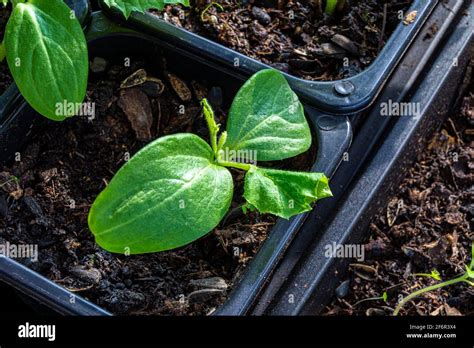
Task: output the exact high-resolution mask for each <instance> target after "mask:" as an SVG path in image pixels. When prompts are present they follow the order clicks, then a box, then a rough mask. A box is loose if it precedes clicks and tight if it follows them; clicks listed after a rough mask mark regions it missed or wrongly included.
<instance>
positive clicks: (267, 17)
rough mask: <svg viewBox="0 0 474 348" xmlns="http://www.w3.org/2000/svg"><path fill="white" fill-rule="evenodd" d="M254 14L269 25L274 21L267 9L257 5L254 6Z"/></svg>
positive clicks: (264, 23) (262, 22)
mask: <svg viewBox="0 0 474 348" xmlns="http://www.w3.org/2000/svg"><path fill="white" fill-rule="evenodd" d="M252 15H253V16H254V17H255V19H257V20H258V21H259V22H260V23H261V24H263V25H268V24H270V23H271V21H272V18H271V17H270V15H269V14H268V13H267V11H265V10H264V9H262V8H260V7H257V6H254V7H253V8H252Z"/></svg>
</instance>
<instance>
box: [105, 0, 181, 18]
mask: <svg viewBox="0 0 474 348" xmlns="http://www.w3.org/2000/svg"><path fill="white" fill-rule="evenodd" d="M104 3H105V4H106V5H107V6H109V7H115V8H117V9H119V10H120V11H121V12H122V13H123V15H124V16H125V18H128V17H130V15H131V14H132V12H140V13H144V12H145V11H147V10H150V9H156V10H162V9H163V8H164V7H165V5H168V4H182V5H184V6H189V0H104Z"/></svg>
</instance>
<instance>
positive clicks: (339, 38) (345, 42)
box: [331, 34, 360, 56]
mask: <svg viewBox="0 0 474 348" xmlns="http://www.w3.org/2000/svg"><path fill="white" fill-rule="evenodd" d="M331 41H332V42H334V43H335V44H336V45H338V46H339V47H341V48H343V49H345V50H346V51H347V52H349V53H350V54H352V55H354V56H359V55H360V54H359V49H358V48H357V46H356V44H355V43H354V42H353V41H352V40H351V39H349V38H348V37H346V36H344V35H341V34H336V35H334V36H333V37H332V38H331Z"/></svg>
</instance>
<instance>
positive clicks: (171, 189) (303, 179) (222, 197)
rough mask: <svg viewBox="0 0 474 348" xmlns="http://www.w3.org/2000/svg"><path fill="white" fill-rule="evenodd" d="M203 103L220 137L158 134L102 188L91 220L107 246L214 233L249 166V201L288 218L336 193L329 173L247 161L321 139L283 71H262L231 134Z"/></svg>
mask: <svg viewBox="0 0 474 348" xmlns="http://www.w3.org/2000/svg"><path fill="white" fill-rule="evenodd" d="M201 104H202V107H203V114H204V118H205V120H206V122H207V126H208V129H209V134H210V144H208V143H207V142H206V141H205V140H203V139H202V138H200V137H199V136H197V135H194V134H190V133H180V134H174V135H168V136H164V137H161V138H158V139H157V140H155V141H153V142H151V143H150V144H148V145H147V146H145V147H144V148H143V149H141V150H140V151H139V152H138V153H137V154H136V155H135V156H133V157H132V158H131V159H130V160H129V161H128V162H127V163H126V164H124V165H123V166H122V168H120V169H119V171H118V172H117V173H116V174H115V176H114V177H113V178H112V180H111V181H110V183H109V184H108V186H107V187H106V188H105V189H104V190H103V191H102V192H101V193H100V194H99V195H98V197H97V198H96V200H95V201H94V203H93V205H92V207H91V209H90V212H89V219H88V220H89V228H90V230H91V231H92V233H93V234H94V235H95V239H96V242H97V243H98V244H99V245H100V246H101V247H103V248H104V249H106V250H108V251H111V252H116V253H127V254H142V253H151V252H158V251H164V250H170V249H175V248H178V247H181V246H184V245H186V244H188V243H191V242H192V241H194V240H196V239H198V238H200V237H202V236H204V235H205V234H207V233H208V232H210V231H211V230H212V229H214V228H215V227H216V226H217V225H218V224H219V222H220V221H221V220H222V219H223V218H224V216H225V214H226V213H227V211H228V210H229V207H230V205H231V202H232V196H233V191H234V184H233V179H232V175H231V172H230V171H229V168H234V169H238V170H243V171H245V172H246V173H245V178H244V193H243V196H244V198H245V200H246V208H247V209H249V208H250V209H254V210H258V211H259V212H261V213H269V214H273V215H276V216H280V217H283V218H286V219H288V218H290V217H291V216H293V215H296V214H300V213H303V212H305V211H309V210H310V209H311V208H312V206H311V204H312V203H313V202H315V201H317V200H318V199H321V198H325V197H330V196H331V195H332V194H331V191H330V189H329V186H328V179H327V177H326V176H325V175H324V174H322V173H305V172H296V171H285V170H276V169H270V168H263V167H260V166H257V165H256V164H255V161H254V162H253V163H252V164H250V163H247V161H246V160H245V158H244V161H242V157H245V154H256V156H255V157H256V159H257V160H258V161H275V160H283V159H287V158H291V157H294V156H296V155H299V154H301V153H303V152H306V151H307V150H308V149H309V148H310V146H311V142H312V139H311V131H310V128H309V125H308V123H307V121H306V118H305V114H304V110H303V106H302V104H301V103H300V101H299V100H298V97H297V95H296V94H295V93H294V92H293V91H292V90H291V88H290V86H289V85H288V82H287V81H286V79H285V78H284V77H283V75H282V74H281V73H279V72H277V71H276V70H271V69H267V70H262V71H260V72H258V73H256V74H255V75H253V76H252V77H251V78H250V79H249V80H248V81H247V82H246V83H245V84H244V85H243V86H242V87H241V89H240V90H239V91H238V93H237V95H236V96H235V99H234V100H233V103H232V105H231V108H230V111H229V115H228V118H227V126H226V131H224V132H222V133H220V125H218V124H216V122H215V120H214V113H213V110H212V108H211V106H210V105H209V103H208V102H207V101H206V100H205V99H204V100H202V103H201ZM252 157H253V156H252Z"/></svg>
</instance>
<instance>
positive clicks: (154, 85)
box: [141, 78, 165, 98]
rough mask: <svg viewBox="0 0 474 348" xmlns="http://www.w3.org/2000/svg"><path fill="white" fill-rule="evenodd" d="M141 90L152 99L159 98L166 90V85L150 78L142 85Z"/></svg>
mask: <svg viewBox="0 0 474 348" xmlns="http://www.w3.org/2000/svg"><path fill="white" fill-rule="evenodd" d="M141 89H142V91H143V92H145V94H146V95H147V96H148V97H150V98H158V97H159V96H160V95H161V94H162V93H163V91H164V90H165V84H164V83H163V82H162V81H161V80H159V79H155V78H149V79H148V80H147V81H146V82H145V83H143V84H142V85H141Z"/></svg>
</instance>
